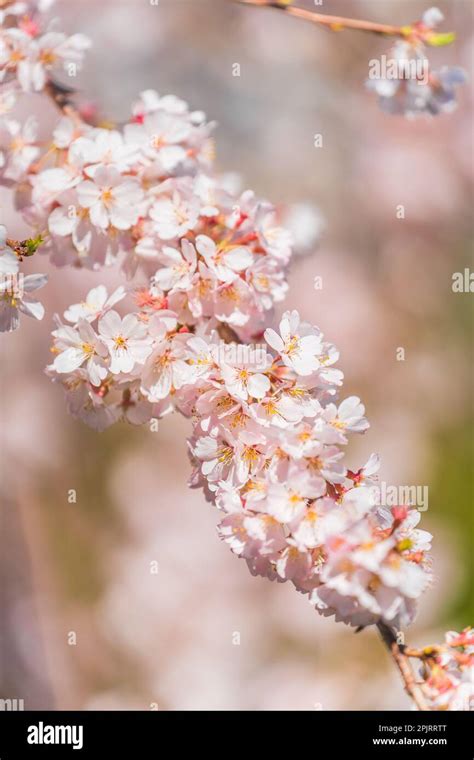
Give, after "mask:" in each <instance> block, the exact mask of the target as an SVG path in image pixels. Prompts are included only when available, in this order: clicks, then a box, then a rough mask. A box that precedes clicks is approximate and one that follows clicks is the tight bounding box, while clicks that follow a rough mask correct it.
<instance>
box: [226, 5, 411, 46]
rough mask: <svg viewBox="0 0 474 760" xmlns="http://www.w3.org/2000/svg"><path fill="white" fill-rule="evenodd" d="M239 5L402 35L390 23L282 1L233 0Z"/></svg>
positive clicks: (331, 25)
mask: <svg viewBox="0 0 474 760" xmlns="http://www.w3.org/2000/svg"><path fill="white" fill-rule="evenodd" d="M233 1H234V2H237V3H239V4H240V5H255V6H259V7H262V8H274V9H275V10H278V11H283V12H284V13H286V14H287V15H288V16H295V18H301V19H304V20H305V21H311V22H312V23H313V24H319V25H321V26H327V27H329V28H330V29H332V30H334V31H339V30H340V29H356V30H358V31H359V32H370V33H371V34H382V35H384V36H385V37H404V36H405V32H404V28H403V27H401V26H393V25H391V24H377V23H376V22H374V21H363V20H361V19H355V18H345V17H344V16H328V15H326V14H324V13H315V12H314V11H308V10H305V9H304V8H295V7H294V6H293V5H283V3H278V2H272V1H271V0H270V1H269V0H233Z"/></svg>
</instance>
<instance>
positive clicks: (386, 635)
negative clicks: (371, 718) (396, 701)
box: [377, 621, 430, 712]
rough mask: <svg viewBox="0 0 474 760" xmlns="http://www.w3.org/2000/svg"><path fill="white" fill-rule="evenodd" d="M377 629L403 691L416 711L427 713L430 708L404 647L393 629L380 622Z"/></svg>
mask: <svg viewBox="0 0 474 760" xmlns="http://www.w3.org/2000/svg"><path fill="white" fill-rule="evenodd" d="M377 628H378V630H379V632H380V635H381V637H382V641H383V642H384V644H385V646H386V647H387V649H388V651H389V652H390V654H391V655H392V658H393V661H394V663H395V665H396V666H397V668H398V670H399V672H400V675H401V677H402V679H403V683H404V685H405V691H406V692H407V694H408V695H409V696H410V697H411V698H412V699H413V701H414V703H415V704H416V706H417V708H418V710H421V711H424V712H426V711H429V709H430V708H429V707H428V705H427V703H426V700H425V697H424V694H423V690H422V688H421V686H420V684H418V683H417V682H416V681H415V676H414V674H413V670H412V667H411V664H410V661H409V659H408V656H407V654H406V651H405V647H404V646H403V644H399V643H398V641H397V637H396V636H395V633H394V631H393V628H390V626H388V625H387V624H386V623H383V622H382V621H380V622H379V623H377Z"/></svg>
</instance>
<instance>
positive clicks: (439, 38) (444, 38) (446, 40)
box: [426, 32, 456, 47]
mask: <svg viewBox="0 0 474 760" xmlns="http://www.w3.org/2000/svg"><path fill="white" fill-rule="evenodd" d="M455 39H456V35H455V33H454V32H444V33H443V34H438V33H437V32H431V33H430V34H428V35H427V36H426V43H427V44H428V45H431V47H444V46H445V45H451V43H452V42H454V40H455Z"/></svg>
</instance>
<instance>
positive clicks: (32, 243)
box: [24, 235, 44, 256]
mask: <svg viewBox="0 0 474 760" xmlns="http://www.w3.org/2000/svg"><path fill="white" fill-rule="evenodd" d="M43 243H44V237H43V236H42V235H37V236H36V237H34V238H28V240H25V241H24V246H25V249H26V251H25V254H24V255H25V256H33V254H35V253H36V251H37V250H38V248H39V247H40V245H43Z"/></svg>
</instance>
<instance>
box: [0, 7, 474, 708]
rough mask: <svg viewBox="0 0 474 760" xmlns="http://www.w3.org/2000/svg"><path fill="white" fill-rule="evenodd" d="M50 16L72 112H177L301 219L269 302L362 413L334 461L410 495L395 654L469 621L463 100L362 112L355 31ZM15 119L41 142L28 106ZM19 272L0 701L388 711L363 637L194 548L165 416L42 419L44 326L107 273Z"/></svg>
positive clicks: (365, 40)
mask: <svg viewBox="0 0 474 760" xmlns="http://www.w3.org/2000/svg"><path fill="white" fill-rule="evenodd" d="M301 4H302V5H304V3H301ZM427 5H429V3H424V2H423V3H420V2H414V1H413V2H412V0H397V1H394V2H392V1H391V0H372V1H368V0H367V1H366V0H351V2H337V1H336V0H325V2H324V4H323V6H322V7H319V10H323V11H324V12H326V13H334V14H341V15H347V16H353V17H359V18H369V19H372V20H379V21H385V22H388V23H408V22H410V21H413V20H415V19H417V18H419V17H420V16H421V13H422V12H423V10H425V9H426V7H427ZM439 5H440V7H441V8H442V10H443V11H444V12H445V15H446V23H445V27H444V28H445V29H446V30H451V29H452V30H455V31H456V32H457V33H458V41H457V43H456V44H455V45H454V46H452V47H450V48H443V49H440V50H433V51H432V52H431V56H432V58H433V59H434V61H435V62H436V61H439V62H446V63H448V62H449V63H456V64H459V65H462V66H464V68H466V69H467V70H468V71H470V72H471V74H472V73H473V65H472V64H473V51H474V41H473V40H474V38H473V33H474V28H473V21H472V12H471V5H470V3H469V2H464V1H463V0H450V1H449V2H440V3H439ZM305 7H308V8H311V7H313V8H314V4H313V3H312V2H310V1H309V0H307V2H306V4H305ZM315 10H318V8H317V7H316V8H315ZM56 15H58V17H60V19H61V26H62V27H64V28H65V30H66V31H68V32H71V33H72V32H76V31H83V32H85V33H86V34H88V35H89V36H90V37H91V38H92V40H93V43H94V47H93V50H92V52H91V53H90V54H89V55H88V57H87V60H86V66H85V68H84V71H83V73H82V74H81V76H80V79H79V78H78V80H77V84H78V86H80V87H81V89H82V91H83V99H84V100H87V99H91V100H95V101H96V102H97V103H98V104H100V107H101V109H102V111H103V113H104V114H106V115H107V117H108V118H109V119H112V120H117V121H120V120H123V119H125V118H126V117H127V115H128V113H129V104H130V103H131V102H132V101H133V100H134V98H135V97H136V95H137V93H138V92H139V91H141V90H143V89H146V88H155V89H157V90H158V91H159V92H160V93H161V94H166V93H175V94H177V95H179V96H180V97H182V98H184V99H186V100H188V101H189V102H190V104H191V106H192V107H193V108H195V109H203V110H204V111H206V113H207V114H208V117H209V118H212V119H216V120H217V122H218V124H219V127H218V129H217V130H216V133H215V137H216V147H217V162H218V166H219V168H220V170H222V171H226V172H227V171H233V170H235V169H237V170H238V172H239V173H240V174H241V175H242V178H243V184H244V187H251V188H254V189H255V190H256V191H257V192H258V193H260V194H262V195H264V196H267V197H269V198H270V199H272V200H273V201H275V202H277V203H278V204H281V207H282V210H283V211H285V209H288V208H289V207H291V204H298V205H297V211H298V214H299V216H298V217H297V218H298V220H299V225H300V231H303V230H304V229H305V228H306V226H307V225H308V224H309V225H310V226H311V221H312V219H315V220H316V226H317V227H318V226H319V227H321V229H322V228H323V227H324V229H322V235H321V239H320V242H319V244H318V245H313V246H311V247H310V251H309V252H308V255H307V256H305V257H300V258H298V259H296V260H295V262H294V264H293V266H292V271H291V277H290V286H291V288H290V294H289V298H288V300H287V302H286V304H285V306H287V307H298V308H299V309H300V310H301V312H302V313H303V315H304V317H305V318H307V319H310V320H311V321H313V322H315V323H316V324H318V325H319V326H320V327H321V328H322V329H323V330H324V332H325V334H326V336H327V337H328V338H329V339H331V340H332V341H334V342H335V343H336V345H338V346H339V348H340V349H341V361H340V366H341V368H342V369H343V370H344V372H345V375H346V384H345V391H346V394H347V395H349V394H357V395H360V396H361V397H362V399H363V400H364V402H365V403H366V407H367V413H368V416H369V419H370V421H371V424H372V427H371V430H370V431H369V432H368V433H367V434H366V435H365V436H363V437H360V438H359V439H357V440H353V442H352V444H351V446H350V448H349V452H348V464H349V465H350V464H353V465H357V464H358V465H360V464H361V463H362V462H364V461H365V459H366V458H367V456H368V455H369V454H370V453H371V452H372V451H378V452H380V454H381V455H382V458H383V467H382V473H381V474H382V478H383V479H384V480H386V481H387V482H389V483H395V484H398V483H400V484H419V485H428V486H429V509H428V511H427V512H425V513H424V514H423V526H424V527H425V528H427V529H428V530H431V531H432V532H433V533H434V536H435V543H434V566H435V575H436V582H435V585H434V586H433V588H432V589H431V590H430V591H429V592H428V593H427V594H426V595H425V597H424V599H423V601H422V603H421V607H420V612H419V615H418V618H417V620H416V622H415V623H414V625H413V626H412V628H411V630H410V633H409V636H410V641H411V642H412V643H414V644H415V643H430V642H434V641H436V640H439V639H440V638H441V637H442V635H443V632H444V631H445V630H448V629H461V628H463V627H464V626H466V625H468V624H469V623H470V622H471V623H472V622H473V620H474V616H473V614H472V612H473V610H472V606H473V604H472V601H473V600H472V585H471V579H472V549H473V535H472V506H473V479H472V449H473V446H472V444H473V438H472V427H471V426H472V379H473V371H472V368H473V364H472V359H473V350H472V338H473V329H472V328H473V321H472V303H473V298H474V296H473V295H472V294H469V293H459V294H456V293H453V291H452V287H451V286H452V275H453V273H454V272H462V271H463V270H464V268H465V267H471V270H472V268H473V261H472V258H471V256H472V252H471V236H472V224H471V218H470V217H471V214H472V202H473V186H472V181H473V141H472V91H471V85H468V86H466V87H464V88H463V89H462V91H461V94H460V107H459V109H458V110H457V111H456V112H455V113H453V114H452V115H447V116H446V115H445V116H442V117H439V118H437V119H433V120H431V121H425V120H419V121H413V122H412V121H408V120H404V119H401V118H398V117H389V116H386V115H384V114H383V113H382V112H380V111H379V110H378V107H377V105H376V102H375V100H374V98H373V96H372V95H371V94H370V93H368V92H366V91H365V89H364V80H365V78H366V76H367V72H368V61H369V59H371V58H375V57H377V56H378V55H380V54H381V53H383V52H387V42H386V41H383V40H380V39H379V38H377V37H373V36H370V35H364V34H358V33H351V32H341V33H332V32H328V31H327V30H324V29H320V28H317V27H313V26H312V25H310V24H306V23H305V22H302V21H299V20H294V19H290V18H286V17H285V16H284V15H283V14H282V13H279V12H276V11H272V10H268V9H256V8H249V7H238V6H236V5H234V4H232V3H231V2H229V0H193V1H189V2H188V1H187V0H160V2H159V5H158V6H152V5H151V4H150V2H149V0H100V2H99V1H98V0H97V1H95V0H80V2H79V1H77V2H71V0H58V2H57V4H56ZM234 63H239V64H240V67H241V73H240V77H234V76H232V65H233V64H234ZM471 81H472V76H471ZM28 107H29V108H30V109H32V110H33V109H35V112H36V113H38V114H39V115H40V116H41V119H42V125H43V129H44V130H45V131H46V132H47V129H48V128H49V126H50V125H51V124H52V123H53V121H54V119H55V118H56V114H55V113H54V111H53V109H52V106H51V105H50V104H49V103H44V101H42V100H40V99H39V98H38V99H37V100H35V101H34V104H33V106H32V105H31V102H29V105H28ZM23 113H24V111H23ZM316 133H318V134H321V135H322V138H323V146H322V147H321V148H315V147H314V135H315V134H316ZM0 201H1V206H0V208H1V216H2V219H1V221H2V222H4V221H6V222H7V223H8V225H9V231H10V233H11V235H12V236H13V237H19V238H20V237H22V236H25V235H24V233H26V228H25V227H24V226H23V223H22V221H21V219H19V218H18V217H17V216H16V215H15V214H14V212H13V211H12V209H11V205H10V200H9V198H8V194H7V193H6V192H4V191H2V194H1V195H0ZM400 204H403V205H404V206H405V210H406V217H405V219H397V216H396V207H397V206H398V205H400ZM311 210H313V212H312V211H311ZM294 213H295V212H293V218H294ZM312 213H313V216H312ZM314 215H315V216H314ZM318 219H324V225H322V224H320V223H319V221H318ZM30 271H31V272H33V271H48V272H49V274H50V282H49V284H48V286H47V288H46V289H45V290H43V291H42V295H44V297H43V299H42V300H43V302H45V304H46V306H47V315H46V317H45V319H44V321H43V322H42V323H34V324H33V323H32V320H28V319H24V320H23V322H22V326H21V330H20V332H19V333H17V334H13V335H9V336H3V337H2V338H1V362H2V364H1V395H0V399H1V401H0V404H1V413H2V414H1V428H0V429H1V438H2V440H1V450H0V469H1V485H0V489H1V490H0V494H1V498H2V503H3V512H2V526H1V529H2V539H3V541H2V544H3V548H2V553H1V554H2V556H1V560H0V561H1V564H2V582H1V592H2V615H1V621H0V626H1V645H0V655H1V694H0V697H3V698H8V697H10V698H14V697H16V698H23V699H24V701H25V709H39V708H43V709H89V710H95V709H112V708H114V709H139V710H147V709H150V707H152V708H153V707H156V706H158V708H159V709H233V710H234V709H305V710H314V709H316V710H319V709H323V710H339V709H350V710H358V709H376V710H384V709H404V708H406V707H408V702H407V699H406V697H405V695H404V693H403V689H402V687H401V684H400V683H399V680H398V676H397V674H396V673H395V672H394V671H393V667H392V664H391V662H390V661H389V659H388V657H387V655H386V653H385V651H384V650H383V648H382V646H381V644H380V642H379V640H378V638H377V636H376V635H375V633H373V632H371V631H365V632H363V633H360V634H357V635H356V634H354V633H353V632H352V631H351V630H350V629H348V628H346V627H345V626H342V625H341V624H338V625H336V624H335V623H334V622H333V620H331V619H328V620H326V619H321V618H320V617H318V615H317V614H316V613H315V612H314V610H313V609H312V608H311V607H310V605H309V604H308V602H307V601H306V598H304V597H302V596H300V595H298V594H297V593H295V592H294V590H293V589H292V587H290V584H271V583H269V582H268V581H266V580H264V579H256V578H252V577H251V576H250V574H249V573H248V571H247V569H246V566H245V563H243V562H242V561H238V560H237V558H236V557H234V556H233V555H232V554H231V553H230V552H229V550H228V549H227V547H226V546H225V545H224V544H222V543H221V542H220V541H219V540H218V538H217V536H216V534H215V525H216V521H217V514H216V513H215V511H214V510H213V509H212V507H210V506H209V505H208V504H206V503H205V502H204V499H203V497H202V496H201V494H200V493H196V492H191V491H189V490H188V489H187V487H186V480H187V477H188V474H189V465H188V461H187V455H186V444H185V438H186V435H187V434H188V432H189V424H188V422H187V421H185V420H183V419H179V418H178V417H169V418H167V419H166V420H165V421H163V422H162V423H161V424H160V429H159V431H158V432H154V433H152V432H150V431H149V430H148V429H147V428H143V429H138V428H132V427H130V426H126V425H125V424H121V425H119V426H117V427H115V428H112V429H110V430H108V431H107V432H105V433H102V434H97V433H95V432H93V431H90V430H88V429H87V428H86V427H85V426H84V425H83V424H82V423H80V422H77V421H74V420H72V419H71V418H70V417H69V416H68V415H67V413H66V409H65V405H64V401H63V397H62V392H61V389H60V388H59V387H54V386H52V385H51V384H50V382H49V380H48V379H47V378H46V376H44V374H43V367H44V366H45V365H46V364H47V363H48V361H49V345H50V339H49V333H50V330H51V328H52V315H53V313H54V312H55V311H58V312H62V311H63V310H64V308H65V307H66V306H67V305H68V304H69V303H71V302H76V301H78V300H81V298H82V296H83V295H84V293H85V292H87V290H88V289H89V288H90V287H92V286H94V285H95V284H98V283H99V282H102V281H105V282H109V283H115V282H117V281H118V280H117V275H116V273H113V272H111V273H108V274H107V275H102V274H101V273H96V274H94V273H87V272H77V271H70V270H64V269H63V270H55V269H52V268H49V267H48V264H47V263H46V260H45V259H43V260H38V257H36V258H34V259H33V260H30V261H27V262H25V272H30ZM316 276H321V277H322V278H323V279H322V281H323V288H322V289H321V290H315V289H314V287H313V280H314V278H315V277H316ZM399 347H403V348H404V349H405V361H397V359H396V351H397V348H399ZM72 488H74V489H76V491H77V502H76V503H75V504H70V503H68V491H69V489H72ZM155 562H156V563H158V573H156V574H153V573H152V572H151V568H152V567H153V565H152V563H155ZM71 633H74V634H75V639H76V643H75V645H74V644H71V642H72V641H73V638H74V637H71ZM236 633H238V634H240V644H239V645H236V644H235V643H234V642H235V641H236V640H237V637H236V636H235V634H236Z"/></svg>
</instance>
